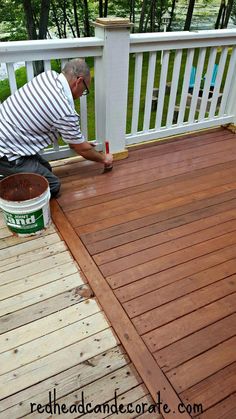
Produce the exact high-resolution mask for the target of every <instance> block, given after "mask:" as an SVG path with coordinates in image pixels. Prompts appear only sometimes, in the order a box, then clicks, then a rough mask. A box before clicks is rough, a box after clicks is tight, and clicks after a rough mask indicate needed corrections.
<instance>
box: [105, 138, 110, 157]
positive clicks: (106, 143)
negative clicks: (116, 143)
mask: <svg viewBox="0 0 236 419" xmlns="http://www.w3.org/2000/svg"><path fill="white" fill-rule="evenodd" d="M105 151H106V154H109V153H110V149H109V141H105Z"/></svg>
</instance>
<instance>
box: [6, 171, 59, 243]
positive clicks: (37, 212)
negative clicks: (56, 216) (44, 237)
mask: <svg viewBox="0 0 236 419" xmlns="http://www.w3.org/2000/svg"><path fill="white" fill-rule="evenodd" d="M49 200H50V189H49V184H48V181H47V180H46V179H45V178H44V177H43V176H40V175H36V174H34V173H18V174H15V175H11V176H8V177H6V178H4V179H3V180H2V181H1V182H0V207H1V208H2V210H3V214H4V218H5V221H6V224H7V226H8V228H9V229H10V230H11V231H12V232H13V233H15V234H17V235H18V236H23V237H25V236H31V235H34V234H39V233H41V232H42V231H43V230H44V229H46V228H47V227H48V226H49V224H50V223H51V215H50V206H49Z"/></svg>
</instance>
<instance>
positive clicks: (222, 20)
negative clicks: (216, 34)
mask: <svg viewBox="0 0 236 419" xmlns="http://www.w3.org/2000/svg"><path fill="white" fill-rule="evenodd" d="M234 4H235V0H228V2H227V4H226V1H225V0H221V3H220V8H219V12H218V16H217V19H216V23H215V29H219V28H220V29H224V28H227V26H228V23H229V18H230V15H231V12H232V10H233V6H234Z"/></svg>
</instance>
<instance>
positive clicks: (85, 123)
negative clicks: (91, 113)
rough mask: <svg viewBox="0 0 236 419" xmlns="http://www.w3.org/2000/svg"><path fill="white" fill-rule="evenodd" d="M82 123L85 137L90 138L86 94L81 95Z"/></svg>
mask: <svg viewBox="0 0 236 419" xmlns="http://www.w3.org/2000/svg"><path fill="white" fill-rule="evenodd" d="M80 124H81V131H82V133H83V135H84V137H85V139H86V140H87V139H88V119H87V98H86V96H81V97H80Z"/></svg>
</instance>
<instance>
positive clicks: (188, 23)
mask: <svg viewBox="0 0 236 419" xmlns="http://www.w3.org/2000/svg"><path fill="white" fill-rule="evenodd" d="M194 6H195V0H189V4H188V11H187V16H186V20H185V24H184V31H189V30H190V27H191V22H192V17H193V9H194Z"/></svg>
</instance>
